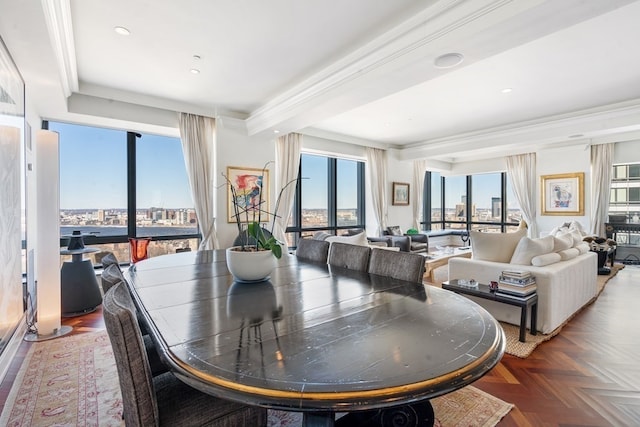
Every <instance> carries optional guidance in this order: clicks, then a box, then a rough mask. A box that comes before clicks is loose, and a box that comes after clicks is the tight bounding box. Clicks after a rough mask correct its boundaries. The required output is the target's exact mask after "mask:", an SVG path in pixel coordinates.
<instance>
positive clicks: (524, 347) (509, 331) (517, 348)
mask: <svg viewBox="0 0 640 427" xmlns="http://www.w3.org/2000/svg"><path fill="white" fill-rule="evenodd" d="M623 268H624V265H622V264H614V265H613V267H611V274H608V275H602V276H598V292H597V294H596V297H595V298H594V299H593V300H592V301H591V302H593V301H595V300H596V298H598V296H599V295H600V293H601V292H602V291H603V290H604V286H605V284H606V283H607V282H608V281H609V280H610V279H611V278H613V277H614V276H615V275H616V274H618V271H620V270H622V269H623ZM589 304H590V303H589ZM589 304H587V305H589ZM585 307H586V306H585ZM583 309H584V307H583ZM578 313H579V311H578ZM578 313H576V314H578ZM574 316H575V314H574ZM572 318H573V316H572ZM570 320H571V318H569V320H567V322H565V324H564V325H566V324H567V323H568V322H569V321H570ZM500 325H502V329H504V334H505V336H506V337H507V346H506V349H505V352H506V353H508V354H510V355H512V356H516V357H520V358H523V359H525V358H527V357H529V355H530V354H531V353H533V350H535V349H536V347H537V346H538V345H540V344H541V343H543V342H545V341H549V340H550V339H551V338H553V337H555V336H556V335H558V334H559V333H560V331H561V330H562V327H563V326H564V325H561V326H560V327H558V328H556V329H555V330H554V331H553V332H551V333H549V334H544V335H543V334H537V335H531V334H529V329H527V335H526V336H525V340H526V342H520V341H519V340H518V337H519V335H520V328H519V327H518V326H515V325H510V324H508V323H504V322H500Z"/></svg>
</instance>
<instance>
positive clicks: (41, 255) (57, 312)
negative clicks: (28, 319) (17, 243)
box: [25, 130, 72, 341]
mask: <svg viewBox="0 0 640 427" xmlns="http://www.w3.org/2000/svg"><path fill="white" fill-rule="evenodd" d="M59 157H60V153H59V141H58V134H57V133H56V132H51V131H48V130H39V131H38V132H37V134H36V193H37V206H36V209H37V213H36V217H37V229H36V235H37V239H36V242H37V248H36V292H37V298H36V306H37V308H36V309H37V321H36V329H37V332H35V333H29V334H27V335H26V336H25V340H26V341H45V340H49V339H53V338H58V337H60V336H63V335H66V334H68V333H69V332H71V330H72V328H71V327H70V326H61V320H60V317H61V311H62V308H61V298H60V224H59V218H60V197H59V196H60V184H59V181H60V178H59V168H60V166H59Z"/></svg>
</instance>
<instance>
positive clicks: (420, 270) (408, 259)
mask: <svg viewBox="0 0 640 427" xmlns="http://www.w3.org/2000/svg"><path fill="white" fill-rule="evenodd" d="M424 261H425V258H424V257H423V256H422V255H418V254H414V253H411V252H393V251H389V250H385V249H376V248H373V249H372V250H371V258H370V259H369V270H368V272H369V273H371V274H377V275H379V276H387V277H392V278H394V279H398V280H406V281H409V282H419V283H422V276H423V275H424Z"/></svg>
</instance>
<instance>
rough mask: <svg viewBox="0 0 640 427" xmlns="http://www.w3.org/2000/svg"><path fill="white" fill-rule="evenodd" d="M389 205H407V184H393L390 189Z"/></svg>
mask: <svg viewBox="0 0 640 427" xmlns="http://www.w3.org/2000/svg"><path fill="white" fill-rule="evenodd" d="M392 195H393V197H392V199H391V204H392V205H394V206H408V205H409V184H407V183H406V182H394V183H393V188H392Z"/></svg>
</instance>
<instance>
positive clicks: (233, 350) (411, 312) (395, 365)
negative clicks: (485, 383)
mask: <svg viewBox="0 0 640 427" xmlns="http://www.w3.org/2000/svg"><path fill="white" fill-rule="evenodd" d="M127 280H128V281H129V283H130V286H131V288H132V293H133V296H134V298H135V299H136V302H137V304H138V305H139V306H140V307H141V309H142V313H143V315H144V316H145V317H146V318H147V320H148V321H149V322H150V327H151V330H152V334H153V335H154V339H155V340H156V341H157V344H158V345H159V347H160V349H161V351H163V352H164V353H165V356H166V357H167V358H168V359H169V361H170V363H171V364H172V366H173V369H174V371H175V372H176V374H177V375H178V376H179V377H180V378H181V379H183V381H186V382H188V383H189V384H191V385H192V386H194V387H197V388H199V389H201V390H203V391H206V392H208V393H210V394H213V395H219V396H223V397H225V398H227V399H233V400H238V401H242V402H246V403H249V404H253V405H260V406H266V407H271V408H278V409H285V410H287V409H288V410H297V411H351V410H363V409H372V408H380V407H388V406H393V405H399V404H406V403H411V402H416V401H419V400H423V399H427V398H432V397H436V396H439V395H442V394H445V393H448V392H451V391H453V390H456V389H458V388H461V387H463V386H465V385H467V384H469V383H471V382H473V381H475V380H476V379H478V378H480V377H481V376H482V375H484V374H485V373H486V372H487V371H489V370H490V369H491V368H493V367H494V366H495V365H496V364H497V363H498V361H499V360H500V359H501V358H502V355H503V353H504V343H505V340H504V333H503V331H502V328H501V327H500V326H499V324H498V322H497V321H496V320H495V319H494V318H493V317H492V316H491V315H489V314H488V313H487V312H486V311H485V310H484V309H483V308H481V307H480V306H478V305H477V304H475V303H473V302H471V301H469V300H468V299H466V298H464V297H461V296H459V295H457V294H455V293H453V292H449V291H445V290H442V289H438V288H435V287H431V286H426V287H425V286H424V285H422V284H419V283H411V282H404V281H399V280H394V279H389V278H386V277H382V276H376V275H369V274H366V273H359V272H355V271H351V270H344V269H337V268H333V267H329V266H327V265H325V264H314V263H308V262H302V261H298V260H297V259H296V258H295V257H293V256H283V259H281V260H280V261H279V264H278V267H277V268H276V269H275V270H274V272H273V274H272V275H271V279H270V280H269V281H267V282H262V283H253V284H247V283H234V281H233V277H232V276H231V275H230V274H229V272H228V270H227V267H226V262H225V258H224V251H200V252H186V253H180V254H174V255H166V256H161V257H157V258H150V259H148V260H144V261H141V262H139V263H137V264H136V265H135V267H133V268H131V269H129V271H127Z"/></svg>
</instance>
